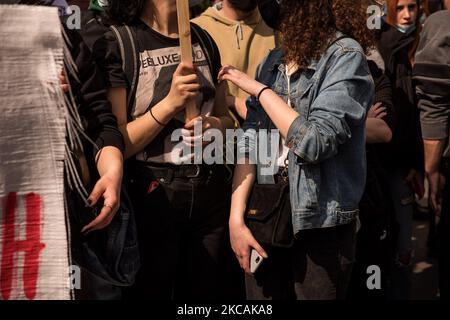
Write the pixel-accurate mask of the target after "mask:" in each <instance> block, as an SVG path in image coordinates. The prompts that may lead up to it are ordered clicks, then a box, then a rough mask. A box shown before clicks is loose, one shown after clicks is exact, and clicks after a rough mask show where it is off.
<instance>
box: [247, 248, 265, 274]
mask: <svg viewBox="0 0 450 320" xmlns="http://www.w3.org/2000/svg"><path fill="white" fill-rule="evenodd" d="M263 261H264V258H263V257H262V256H261V255H260V254H259V253H258V251H256V250H255V249H252V251H251V253H250V272H251V273H255V272H256V270H258V268H259V266H260V265H261V263H262V262H263Z"/></svg>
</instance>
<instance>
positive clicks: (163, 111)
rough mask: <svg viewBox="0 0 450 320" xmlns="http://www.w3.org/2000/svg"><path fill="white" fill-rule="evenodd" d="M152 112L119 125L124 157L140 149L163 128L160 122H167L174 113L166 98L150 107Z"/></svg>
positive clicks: (130, 155)
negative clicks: (123, 144)
mask: <svg viewBox="0 0 450 320" xmlns="http://www.w3.org/2000/svg"><path fill="white" fill-rule="evenodd" d="M152 114H153V116H154V117H155V118H156V120H158V122H160V123H158V122H157V121H156V120H155V119H154V118H153V117H152V115H151V114H150V112H146V113H145V114H144V115H143V116H142V117H139V118H137V119H136V120H134V121H131V122H129V123H127V124H124V125H122V126H120V130H121V132H122V134H123V137H124V140H125V159H128V158H130V157H132V156H134V155H135V154H136V153H138V152H140V151H142V150H143V149H144V148H145V147H146V146H147V145H148V144H149V143H150V142H152V141H153V139H155V137H156V136H157V135H158V134H159V133H160V132H161V131H162V130H163V129H164V126H162V125H161V124H164V125H165V124H167V123H168V122H169V121H170V120H171V119H172V118H173V117H174V116H175V114H176V112H175V110H174V109H173V108H172V106H171V105H170V102H168V101H167V100H166V99H164V100H162V101H161V102H159V103H158V104H156V105H155V106H154V107H153V108H152Z"/></svg>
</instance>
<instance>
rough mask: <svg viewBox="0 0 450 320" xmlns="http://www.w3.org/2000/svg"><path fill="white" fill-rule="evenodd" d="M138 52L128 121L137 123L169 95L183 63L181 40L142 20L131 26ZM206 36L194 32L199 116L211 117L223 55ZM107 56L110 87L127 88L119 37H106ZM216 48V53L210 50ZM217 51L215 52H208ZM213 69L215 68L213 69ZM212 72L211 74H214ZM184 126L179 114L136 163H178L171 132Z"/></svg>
mask: <svg viewBox="0 0 450 320" xmlns="http://www.w3.org/2000/svg"><path fill="white" fill-rule="evenodd" d="M131 27H132V28H133V31H134V34H135V35H136V38H137V39H136V40H137V41H136V42H137V45H138V48H137V50H138V51H139V60H140V69H139V81H138V85H137V90H136V98H135V103H134V106H133V107H132V108H131V110H130V111H129V112H130V113H131V114H129V115H128V116H129V118H131V119H133V120H134V119H136V118H139V117H141V116H143V115H144V114H145V113H146V112H147V111H148V110H149V109H150V108H152V107H153V106H155V105H156V104H157V103H159V102H160V101H161V100H163V99H164V98H165V97H166V96H167V95H168V93H169V91H170V87H171V83H172V76H173V73H174V72H175V70H176V68H177V66H178V64H179V63H180V52H181V50H180V45H179V39H174V38H169V37H166V36H164V35H162V34H160V33H158V32H156V31H155V30H153V29H152V28H150V27H149V26H147V25H146V24H145V23H144V22H143V21H141V20H140V19H138V20H136V21H135V22H134V23H132V25H131ZM204 35H206V36H207V41H210V42H209V44H208V45H209V46H208V45H206V44H205V45H204V46H205V47H203V46H202V45H200V44H203V43H204V42H205V41H204V40H203V39H202V40H200V39H199V38H198V35H197V33H196V32H192V43H193V59H194V64H195V65H196V66H197V74H198V76H199V80H200V84H201V85H202V89H201V93H200V95H199V97H198V99H197V107H198V109H199V114H201V115H212V114H213V108H214V99H215V84H216V81H217V80H216V79H217V73H218V70H219V69H220V66H221V65H220V55H218V49H217V47H216V45H215V43H214V41H213V40H212V38H211V37H210V36H209V35H208V34H207V33H206V32H204ZM105 42H106V45H105V46H104V48H105V50H106V52H105V54H104V66H103V67H104V70H105V73H106V78H107V80H108V82H109V86H110V87H112V88H117V87H127V86H128V81H127V78H126V75H125V73H124V71H123V70H122V58H121V55H120V48H119V45H118V43H117V40H116V37H115V36H114V34H113V33H112V32H108V33H107V34H106V35H105ZM210 47H211V48H214V49H215V50H214V49H213V50H211V49H208V48H210ZM209 51H215V52H209ZM210 65H212V68H210ZM211 69H212V70H211ZM183 126H184V112H180V113H179V114H178V115H177V116H175V117H174V119H172V120H171V121H170V122H169V124H168V125H167V126H166V127H165V128H164V130H163V131H162V132H161V133H160V134H159V135H158V136H157V137H156V138H155V139H154V140H153V141H152V142H151V143H150V144H149V145H148V146H147V147H146V148H145V150H143V152H141V153H139V154H137V155H136V158H137V160H141V161H147V162H158V163H177V161H173V159H172V158H171V152H172V150H173V148H174V146H175V145H176V144H178V141H177V142H172V141H171V136H172V132H173V131H174V130H175V129H179V128H182V127H183Z"/></svg>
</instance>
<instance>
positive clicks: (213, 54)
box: [191, 23, 220, 79]
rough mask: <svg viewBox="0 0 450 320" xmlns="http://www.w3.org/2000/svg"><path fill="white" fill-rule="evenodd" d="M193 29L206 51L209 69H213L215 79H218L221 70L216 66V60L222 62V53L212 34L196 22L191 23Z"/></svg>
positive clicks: (218, 62)
mask: <svg viewBox="0 0 450 320" xmlns="http://www.w3.org/2000/svg"><path fill="white" fill-rule="evenodd" d="M191 30H192V31H193V33H194V34H195V36H196V38H197V39H198V41H199V43H200V46H201V47H202V49H203V51H204V52H205V55H206V60H207V62H208V66H209V69H210V70H211V73H212V76H213V79H216V78H217V73H218V71H219V70H218V69H217V68H215V64H214V62H216V63H217V64H220V58H219V57H220V54H219V52H218V48H217V46H216V45H214V43H213V42H212V41H213V40H212V38H211V36H210V35H209V34H208V33H207V32H206V31H205V30H203V29H202V28H200V27H199V26H198V25H196V24H195V23H191Z"/></svg>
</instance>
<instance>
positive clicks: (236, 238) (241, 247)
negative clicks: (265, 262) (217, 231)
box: [230, 224, 268, 275]
mask: <svg viewBox="0 0 450 320" xmlns="http://www.w3.org/2000/svg"><path fill="white" fill-rule="evenodd" d="M230 241H231V248H232V249H233V251H234V254H235V255H236V258H237V259H238V261H239V264H240V266H241V268H242V269H244V271H245V273H247V274H249V275H251V274H252V273H251V272H250V252H251V249H252V248H253V249H255V250H256V251H257V252H258V253H259V254H260V255H261V256H262V257H263V258H264V259H267V258H268V255H267V253H266V252H265V251H264V249H263V248H262V247H261V246H260V244H259V243H258V242H257V241H256V239H255V238H254V237H253V235H252V233H251V231H250V229H249V228H247V226H246V225H245V224H230Z"/></svg>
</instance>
